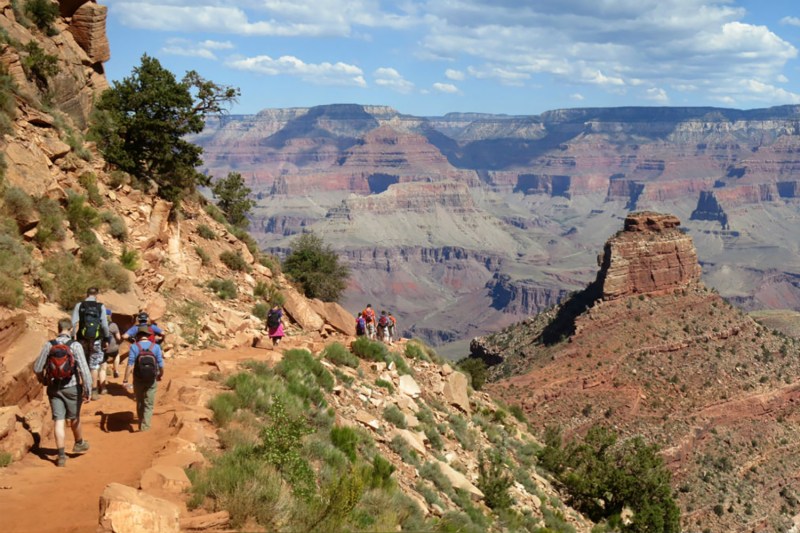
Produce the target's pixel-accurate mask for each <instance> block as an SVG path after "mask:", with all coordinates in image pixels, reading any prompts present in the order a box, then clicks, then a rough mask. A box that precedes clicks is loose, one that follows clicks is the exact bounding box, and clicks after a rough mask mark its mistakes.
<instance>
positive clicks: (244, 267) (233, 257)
mask: <svg viewBox="0 0 800 533" xmlns="http://www.w3.org/2000/svg"><path fill="white" fill-rule="evenodd" d="M219 260H220V261H222V263H223V264H224V265H225V266H226V267H228V268H230V269H231V270H234V271H236V272H247V271H249V270H250V265H248V264H247V261H245V260H244V257H242V254H241V253H239V252H238V251H236V252H232V251H230V250H226V251H224V252H222V253H221V254H219Z"/></svg>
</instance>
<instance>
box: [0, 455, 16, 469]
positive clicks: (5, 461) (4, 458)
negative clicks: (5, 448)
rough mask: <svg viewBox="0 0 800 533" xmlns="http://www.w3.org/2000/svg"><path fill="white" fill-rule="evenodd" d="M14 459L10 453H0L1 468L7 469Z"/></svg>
mask: <svg viewBox="0 0 800 533" xmlns="http://www.w3.org/2000/svg"><path fill="white" fill-rule="evenodd" d="M13 460H14V457H13V456H12V455H11V454H10V453H8V452H0V468H5V467H7V466H8V465H10V464H11V462H12V461H13Z"/></svg>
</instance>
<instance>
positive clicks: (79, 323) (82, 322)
mask: <svg viewBox="0 0 800 533" xmlns="http://www.w3.org/2000/svg"><path fill="white" fill-rule="evenodd" d="M99 292H100V291H99V290H98V288H97V287H89V289H88V290H87V291H86V299H85V300H83V301H81V302H78V303H77V304H75V309H73V311H72V328H73V335H74V337H75V339H77V340H78V342H80V343H81V346H83V352H84V354H86V360H87V362H88V363H89V369H90V370H91V372H92V383H93V384H95V386H94V388H93V389H92V400H97V399H98V398H99V396H98V390H97V383H98V373H99V371H100V365H101V364H103V361H105V357H106V356H105V353H103V345H104V344H105V343H107V342H108V338H109V336H110V334H109V331H108V319H107V314H106V308H105V306H104V305H103V304H102V303H100V302H98V301H97V294H98V293H99Z"/></svg>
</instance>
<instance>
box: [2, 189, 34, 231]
mask: <svg viewBox="0 0 800 533" xmlns="http://www.w3.org/2000/svg"><path fill="white" fill-rule="evenodd" d="M3 204H4V211H5V212H6V214H7V215H8V216H10V217H11V218H13V219H14V220H16V221H17V222H21V221H24V220H26V219H27V218H28V217H29V216H30V214H31V213H32V212H33V199H32V198H31V197H30V195H29V194H28V193H26V192H25V191H23V190H22V189H20V188H19V187H8V188H7V189H6V190H5V192H4V193H3Z"/></svg>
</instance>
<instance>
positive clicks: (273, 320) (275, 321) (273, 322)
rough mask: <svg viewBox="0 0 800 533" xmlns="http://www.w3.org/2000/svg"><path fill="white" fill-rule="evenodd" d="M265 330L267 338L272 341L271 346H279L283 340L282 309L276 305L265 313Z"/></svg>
mask: <svg viewBox="0 0 800 533" xmlns="http://www.w3.org/2000/svg"><path fill="white" fill-rule="evenodd" d="M267 329H268V331H269V338H270V339H272V346H273V347H275V346H277V345H278V344H280V342H281V339H282V338H283V335H284V333H283V309H281V306H280V305H278V304H275V305H273V306H272V309H270V310H269V313H267Z"/></svg>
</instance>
